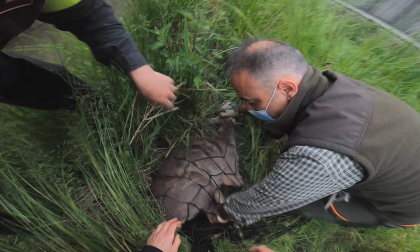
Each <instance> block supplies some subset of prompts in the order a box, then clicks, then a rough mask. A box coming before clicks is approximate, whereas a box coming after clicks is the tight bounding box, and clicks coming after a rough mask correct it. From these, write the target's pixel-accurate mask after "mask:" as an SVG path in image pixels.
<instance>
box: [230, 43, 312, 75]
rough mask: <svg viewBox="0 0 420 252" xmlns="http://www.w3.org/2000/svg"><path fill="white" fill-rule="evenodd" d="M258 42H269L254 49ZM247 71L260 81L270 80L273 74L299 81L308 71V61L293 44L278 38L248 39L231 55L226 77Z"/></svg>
mask: <svg viewBox="0 0 420 252" xmlns="http://www.w3.org/2000/svg"><path fill="white" fill-rule="evenodd" d="M258 42H267V43H264V45H262V46H259V47H257V48H255V49H252V50H251V48H252V45H254V44H255V43H258ZM241 71H247V72H248V73H249V74H250V75H251V76H253V77H254V78H256V79H257V80H259V81H264V82H267V81H270V78H272V77H273V75H278V76H284V75H289V76H290V75H291V76H294V77H296V78H297V79H298V80H299V81H300V80H302V78H303V76H304V75H305V73H306V72H307V71H308V63H307V62H306V60H305V59H304V58H303V56H302V54H301V53H300V52H299V51H298V50H296V49H295V48H293V47H292V46H290V45H288V44H286V43H284V42H282V41H278V40H268V39H264V40H256V39H247V40H244V41H243V42H242V44H241V45H240V46H239V47H238V48H237V49H236V50H235V51H234V52H233V53H232V54H231V55H230V57H229V59H228V61H227V62H226V65H225V74H226V77H230V76H231V75H232V74H233V73H239V72H241Z"/></svg>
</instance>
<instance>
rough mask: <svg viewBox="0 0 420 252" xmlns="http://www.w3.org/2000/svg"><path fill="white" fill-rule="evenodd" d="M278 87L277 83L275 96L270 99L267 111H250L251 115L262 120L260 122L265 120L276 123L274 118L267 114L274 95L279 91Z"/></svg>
mask: <svg viewBox="0 0 420 252" xmlns="http://www.w3.org/2000/svg"><path fill="white" fill-rule="evenodd" d="M278 85H279V84H278V83H277V85H276V88H275V89H274V91H273V94H272V95H271V98H270V100H269V101H268V104H267V107H265V109H264V110H258V111H255V110H248V112H249V113H251V115H253V116H255V117H256V118H258V119H260V120H263V121H274V118H273V117H271V116H270V115H269V114H268V113H267V109H268V106H269V105H270V103H271V100H273V97H274V94H275V93H276V90H277V86H278Z"/></svg>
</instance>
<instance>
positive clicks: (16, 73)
mask: <svg viewBox="0 0 420 252" xmlns="http://www.w3.org/2000/svg"><path fill="white" fill-rule="evenodd" d="M73 90H77V91H78V93H80V94H82V95H85V94H88V93H89V92H88V91H89V90H88V88H86V87H85V86H84V85H83V83H82V81H81V80H80V79H78V78H76V77H75V76H73V75H72V74H70V73H69V72H68V71H67V70H66V68H65V67H63V66H60V65H55V64H50V63H46V62H43V61H40V60H36V59H32V58H28V57H23V56H17V55H14V54H11V53H4V52H0V103H6V104H10V105H16V106H23V107H27V108H33V109H41V110H60V109H67V110H74V109H75V108H76V100H75V99H74V98H73ZM16 229H18V230H21V231H22V232H26V231H25V230H24V229H21V228H19V225H18V223H17V222H16V220H14V218H13V217H11V216H9V215H8V214H5V213H2V212H1V210H0V235H12V234H15V232H14V231H13V230H16Z"/></svg>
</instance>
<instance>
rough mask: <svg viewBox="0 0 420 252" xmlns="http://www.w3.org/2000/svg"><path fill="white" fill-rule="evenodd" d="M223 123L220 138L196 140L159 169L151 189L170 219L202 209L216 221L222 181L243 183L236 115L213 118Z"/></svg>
mask: <svg viewBox="0 0 420 252" xmlns="http://www.w3.org/2000/svg"><path fill="white" fill-rule="evenodd" d="M211 120H212V122H213V123H215V124H221V127H220V128H219V129H218V135H219V136H218V138H216V139H202V140H199V141H196V142H194V143H193V144H192V145H191V146H190V147H189V149H188V150H178V151H175V152H174V153H172V154H171V155H170V156H169V157H168V158H167V159H166V160H165V161H164V163H163V164H162V166H161V168H160V169H159V170H158V176H157V178H156V179H155V180H154V181H153V183H152V186H151V189H152V193H153V195H154V196H155V198H157V199H160V200H161V201H162V204H163V207H164V209H165V212H166V216H167V218H168V219H172V218H178V220H180V221H182V222H183V223H184V222H185V221H187V220H190V219H192V218H193V217H194V216H195V215H196V214H197V213H199V211H200V210H202V211H204V212H205V213H206V214H207V218H208V219H209V221H210V222H212V223H213V222H217V218H216V215H215V213H216V204H222V203H224V197H223V194H222V193H221V191H220V187H221V186H222V185H225V186H234V187H242V186H243V185H244V182H243V180H242V176H241V175H240V174H239V158H238V153H237V151H236V144H235V131H234V129H233V126H234V119H233V118H221V117H220V116H219V117H216V118H214V119H211Z"/></svg>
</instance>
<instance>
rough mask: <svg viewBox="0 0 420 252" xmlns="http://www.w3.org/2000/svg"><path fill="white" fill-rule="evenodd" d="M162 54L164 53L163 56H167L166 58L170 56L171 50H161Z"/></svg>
mask: <svg viewBox="0 0 420 252" xmlns="http://www.w3.org/2000/svg"><path fill="white" fill-rule="evenodd" d="M160 54H162V55H163V56H165V58H169V52H168V51H167V50H165V51H160Z"/></svg>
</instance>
